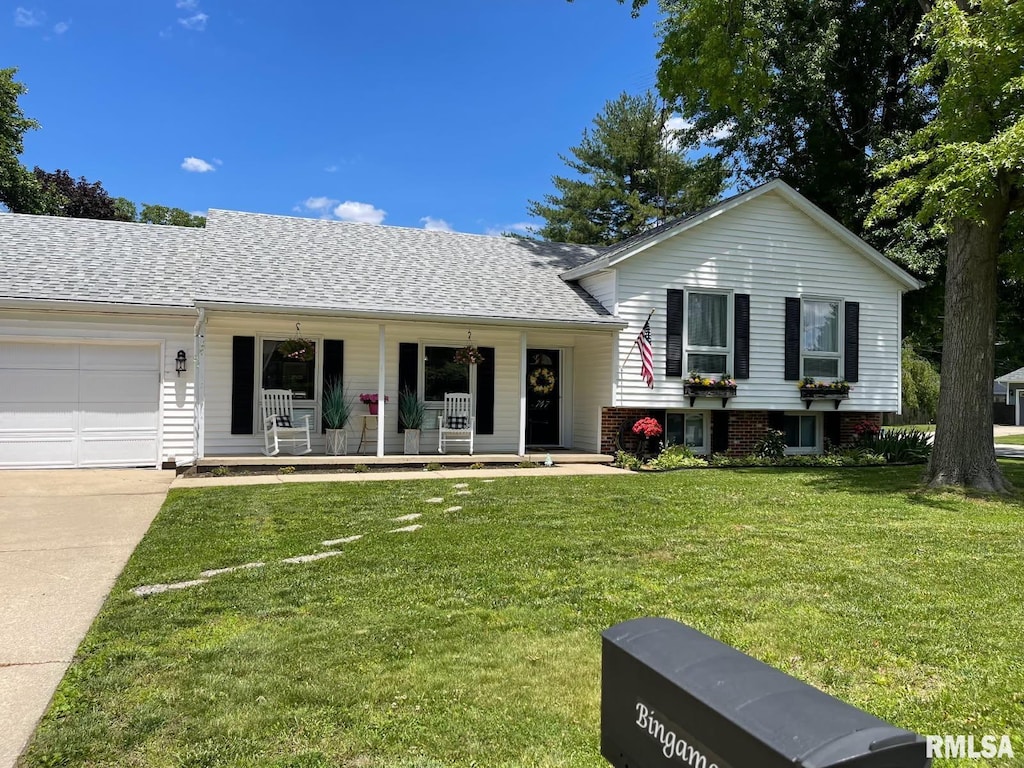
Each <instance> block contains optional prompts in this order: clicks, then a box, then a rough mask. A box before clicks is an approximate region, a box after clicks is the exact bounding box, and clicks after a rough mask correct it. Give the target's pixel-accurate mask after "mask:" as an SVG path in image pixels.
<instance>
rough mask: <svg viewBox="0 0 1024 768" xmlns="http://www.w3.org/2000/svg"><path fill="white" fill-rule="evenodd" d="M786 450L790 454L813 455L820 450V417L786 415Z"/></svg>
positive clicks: (812, 415)
mask: <svg viewBox="0 0 1024 768" xmlns="http://www.w3.org/2000/svg"><path fill="white" fill-rule="evenodd" d="M784 431H785V433H786V448H787V449H789V452H790V453H813V452H815V451H816V450H817V449H818V417H817V416H816V415H814V414H799V415H797V414H786V417H785V430H784Z"/></svg>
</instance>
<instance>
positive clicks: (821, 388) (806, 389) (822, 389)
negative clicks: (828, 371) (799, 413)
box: [797, 377, 850, 410]
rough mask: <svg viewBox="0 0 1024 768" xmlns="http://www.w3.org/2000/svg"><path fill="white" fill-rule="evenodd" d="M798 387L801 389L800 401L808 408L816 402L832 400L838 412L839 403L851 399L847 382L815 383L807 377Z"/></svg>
mask: <svg viewBox="0 0 1024 768" xmlns="http://www.w3.org/2000/svg"><path fill="white" fill-rule="evenodd" d="M797 386H798V387H799V388H800V399H801V400H803V401H804V404H805V406H806V407H807V408H810V407H811V403H813V402H814V401H815V400H831V401H833V402H834V403H835V407H836V409H837V410H838V409H839V403H841V402H842V401H843V400H849V399H850V385H849V384H848V383H847V382H845V381H835V382H828V381H815V380H814V379H812V378H810V377H807V378H805V379H803V380H802V381H801V382H800V383H799V384H798V385H797Z"/></svg>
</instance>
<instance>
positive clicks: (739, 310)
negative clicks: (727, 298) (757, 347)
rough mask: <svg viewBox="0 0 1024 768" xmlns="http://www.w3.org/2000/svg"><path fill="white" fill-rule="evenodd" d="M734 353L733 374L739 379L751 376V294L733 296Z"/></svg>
mask: <svg viewBox="0 0 1024 768" xmlns="http://www.w3.org/2000/svg"><path fill="white" fill-rule="evenodd" d="M733 335H734V337H735V338H734V339H733V355H735V363H736V364H735V365H734V366H733V376H735V377H736V378H737V379H749V378H750V294H749V293H737V294H736V295H735V296H733Z"/></svg>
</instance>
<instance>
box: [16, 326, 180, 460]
mask: <svg viewBox="0 0 1024 768" xmlns="http://www.w3.org/2000/svg"><path fill="white" fill-rule="evenodd" d="M159 392H160V348H159V347H158V346H156V345H152V344H150V345H135V344H75V343H55V344H49V343H46V342H44V341H33V342H22V341H17V342H14V341H0V468H7V469H10V468H17V467H23V468H34V467H132V466H154V465H156V464H157V463H158V462H159V453H158V449H159V434H160V417H159V414H160V405H159Z"/></svg>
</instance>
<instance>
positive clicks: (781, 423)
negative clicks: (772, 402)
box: [768, 411, 786, 432]
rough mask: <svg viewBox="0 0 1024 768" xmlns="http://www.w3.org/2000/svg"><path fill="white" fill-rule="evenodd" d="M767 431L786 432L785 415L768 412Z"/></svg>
mask: <svg viewBox="0 0 1024 768" xmlns="http://www.w3.org/2000/svg"><path fill="white" fill-rule="evenodd" d="M768 429H774V430H777V431H779V432H785V431H786V414H785V413H783V412H782V411H768Z"/></svg>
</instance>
